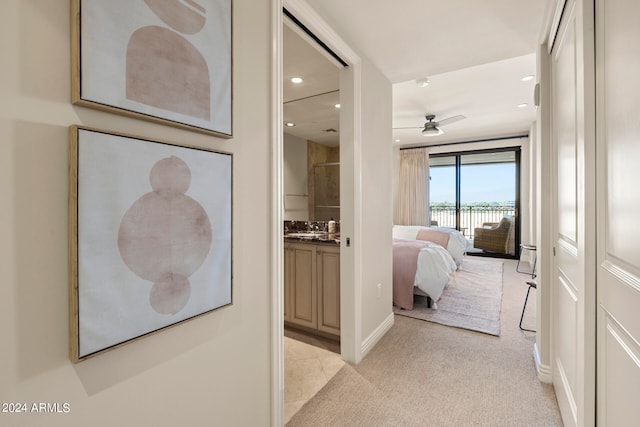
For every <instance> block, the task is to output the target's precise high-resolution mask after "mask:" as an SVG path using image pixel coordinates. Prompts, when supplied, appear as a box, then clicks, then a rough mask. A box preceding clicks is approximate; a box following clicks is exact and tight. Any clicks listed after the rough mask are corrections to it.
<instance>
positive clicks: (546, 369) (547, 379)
mask: <svg viewBox="0 0 640 427" xmlns="http://www.w3.org/2000/svg"><path fill="white" fill-rule="evenodd" d="M533 360H534V361H535V363H536V372H537V373H538V379H539V380H540V382H543V383H547V384H551V383H552V382H553V375H552V373H551V366H547V365H543V364H542V363H540V354H539V352H538V344H537V343H536V344H534V345H533Z"/></svg>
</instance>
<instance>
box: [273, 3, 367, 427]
mask: <svg viewBox="0 0 640 427" xmlns="http://www.w3.org/2000/svg"><path fill="white" fill-rule="evenodd" d="M283 8H286V9H287V10H288V11H289V12H291V14H292V15H293V16H295V17H296V18H297V19H298V20H299V21H300V22H301V23H302V24H303V25H304V26H305V27H307V28H308V29H309V30H310V31H311V32H312V33H313V34H315V35H316V36H317V37H318V38H319V39H320V40H322V42H324V43H325V44H326V45H327V46H328V47H329V48H330V49H331V50H333V51H334V52H335V53H336V54H337V55H339V56H340V57H341V58H342V59H343V60H344V61H345V62H346V63H347V65H348V67H346V68H344V69H342V70H341V71H340V104H341V108H340V151H341V153H340V158H341V159H340V177H341V178H340V181H341V182H340V202H341V208H340V230H341V235H342V236H349V237H351V239H350V240H352V241H353V242H354V244H353V245H349V246H346V240H347V239H342V240H343V242H342V243H341V247H340V322H341V325H340V336H341V337H340V338H341V339H340V347H341V348H340V350H341V357H342V358H343V359H344V360H347V361H349V362H355V363H357V362H359V361H360V360H361V358H362V346H361V343H362V339H361V329H362V328H361V319H362V298H361V294H362V250H361V247H360V245H359V244H357V243H356V242H360V241H361V238H360V237H361V235H362V232H361V222H360V216H361V213H362V191H361V181H360V179H359V177H360V175H361V141H362V136H361V133H362V128H361V126H360V124H361V111H362V106H361V85H362V76H361V60H360V57H359V56H358V55H357V54H356V53H355V52H354V51H353V50H352V49H351V48H350V47H349V45H348V44H347V43H346V42H345V41H344V40H342V38H340V36H338V34H336V33H335V31H333V29H332V28H331V27H330V26H329V25H328V24H327V23H326V22H325V21H324V19H323V18H322V17H320V15H318V13H317V12H316V11H315V10H314V9H313V8H311V6H309V4H308V3H307V2H306V1H305V0H272V2H271V123H272V128H271V159H270V164H271V221H270V224H269V225H270V236H271V246H270V250H271V274H270V285H271V292H270V303H271V304H270V305H271V316H270V317H271V337H270V342H271V388H270V394H271V425H283V419H284V257H283V253H284V242H283V238H282V236H283V233H284V225H283V224H284V223H283V211H284V205H283V200H284V191H283V169H284V166H283V152H284V150H283V145H284V142H283V112H282V99H283V95H282V91H283V72H282V53H283V43H282V25H284V22H283V21H284V20H283ZM343 152H344V153H345V156H344V157H343ZM343 159H345V160H346V161H345V160H343Z"/></svg>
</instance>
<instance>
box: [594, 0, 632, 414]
mask: <svg viewBox="0 0 640 427" xmlns="http://www.w3.org/2000/svg"><path fill="white" fill-rule="evenodd" d="M639 16H640V2H638V1H631V0H597V1H596V43H597V45H596V63H597V68H596V70H597V80H596V87H597V102H596V117H597V121H596V123H597V137H598V139H597V141H598V152H597V154H598V156H597V157H598V164H597V169H598V174H597V180H598V189H597V190H598V195H599V197H598V226H597V227H598V253H597V265H598V271H597V280H598V296H597V302H598V303H597V316H598V335H597V342H598V366H597V372H598V387H597V402H598V403H597V414H598V415H597V416H598V425H603V426H622V425H631V424H634V423H637V422H638V404H639V402H640V400H639V399H640V223H639V222H638V218H640V215H639V214H640V189H639V188H638V183H640V81H638V76H640V55H639V54H638V46H640V26H639V25H638V17H639Z"/></svg>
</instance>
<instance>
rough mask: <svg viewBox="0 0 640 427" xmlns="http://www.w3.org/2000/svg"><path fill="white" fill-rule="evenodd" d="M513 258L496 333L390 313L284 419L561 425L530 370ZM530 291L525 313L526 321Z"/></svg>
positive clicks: (546, 389) (550, 397)
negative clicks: (359, 349)
mask: <svg viewBox="0 0 640 427" xmlns="http://www.w3.org/2000/svg"><path fill="white" fill-rule="evenodd" d="M515 264H516V262H515V261H513V260H505V261H504V273H503V279H504V285H503V301H502V313H501V326H502V327H501V334H500V336H499V337H496V336H491V335H487V334H483V333H477V332H473V331H469V330H465V329H460V328H451V327H447V326H443V325H440V324H437V323H433V322H424V321H422V320H418V319H412V318H409V317H405V316H395V324H394V326H393V327H392V328H391V330H390V331H389V332H388V333H387V334H386V335H385V336H384V337H383V338H382V339H381V340H380V342H379V343H378V344H377V345H376V346H375V347H374V348H373V349H372V350H371V352H370V353H369V354H368V355H367V356H366V357H365V359H364V360H363V361H362V362H361V363H360V364H359V365H355V366H354V365H349V364H347V365H346V366H345V367H344V368H342V369H341V370H340V371H339V372H338V373H337V374H336V375H335V376H334V377H333V379H332V380H331V381H329V383H328V384H327V385H326V386H325V387H324V388H323V389H322V390H321V391H320V392H319V393H318V394H316V396H315V397H314V398H312V399H311V400H310V401H309V402H307V403H306V404H305V405H304V406H303V407H302V409H301V410H300V411H299V412H298V413H297V414H296V415H295V416H294V417H293V418H292V419H291V421H290V422H289V423H288V424H287V426H288V427H297V426H304V427H312V426H323V427H325V426H376V427H377V426H469V425H474V426H492V427H501V426H505V427H507V426H508V427H513V426H562V421H561V419H560V412H559V410H558V405H557V403H556V398H555V394H554V392H553V388H552V387H551V386H550V385H549V384H543V383H541V382H540V381H539V380H538V378H537V376H536V370H535V364H534V361H533V357H532V352H533V344H534V342H535V334H534V333H530V332H523V331H521V330H520V329H519V328H518V322H519V320H520V314H521V312H522V304H523V302H524V297H525V294H526V291H527V286H526V284H525V282H526V280H527V279H529V280H530V277H527V276H526V275H523V274H520V273H517V272H516V271H515ZM532 292H533V291H532ZM534 295H535V294H534V293H532V297H530V298H529V302H528V304H527V311H526V314H525V318H524V326H526V327H533V328H535V312H536V304H535V303H536V301H535V297H534Z"/></svg>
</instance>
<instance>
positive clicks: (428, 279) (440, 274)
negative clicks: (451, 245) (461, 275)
mask: <svg viewBox="0 0 640 427" xmlns="http://www.w3.org/2000/svg"><path fill="white" fill-rule="evenodd" d="M456 269H457V266H456V262H455V261H454V260H453V258H452V257H451V254H449V252H448V251H447V250H446V249H445V248H443V247H442V246H440V245H436V244H435V243H428V245H427V246H426V247H425V248H422V249H421V250H420V253H419V254H418V268H417V269H416V281H415V285H416V286H417V287H418V288H419V289H420V290H421V291H422V292H424V293H425V294H427V295H429V296H430V297H431V299H432V300H433V301H438V300H439V299H440V295H442V291H444V288H445V287H446V286H447V284H448V283H449V280H450V278H451V274H452V273H454V272H455V271H456Z"/></svg>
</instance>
